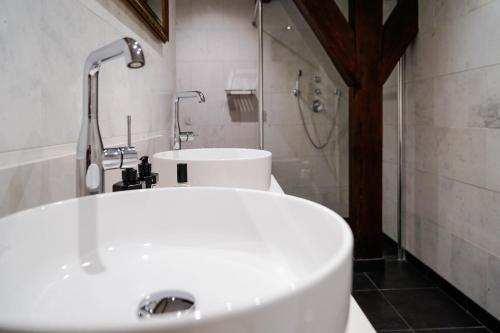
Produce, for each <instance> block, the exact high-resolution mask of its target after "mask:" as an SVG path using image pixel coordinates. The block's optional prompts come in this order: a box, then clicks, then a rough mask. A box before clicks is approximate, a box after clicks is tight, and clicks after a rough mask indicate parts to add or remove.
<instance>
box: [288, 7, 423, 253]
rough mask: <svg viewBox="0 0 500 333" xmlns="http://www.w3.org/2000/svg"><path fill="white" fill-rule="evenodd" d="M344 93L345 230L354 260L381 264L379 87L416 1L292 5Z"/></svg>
mask: <svg viewBox="0 0 500 333" xmlns="http://www.w3.org/2000/svg"><path fill="white" fill-rule="evenodd" d="M294 2H295V4H296V5H297V7H298V8H299V10H300V11H301V12H302V14H303V16H304V17H305V19H306V21H307V22H308V23H309V25H310V26H311V28H312V30H313V31H314V33H315V34H316V36H317V37H318V39H319V40H320V42H321V44H322V45H323V47H324V48H325V50H326V52H327V53H328V55H329V56H330V58H331V59H332V61H333V63H334V64H335V66H336V67H337V69H338V70H339V72H340V74H341V75H342V77H343V79H344V80H345V82H346V84H347V85H349V86H350V89H349V225H350V226H351V229H352V231H353V234H354V239H355V243H354V244H355V249H354V255H355V258H356V259H369V260H368V261H370V262H372V261H373V262H375V261H378V260H382V248H381V240H382V138H383V122H382V120H383V117H382V116H383V108H382V102H383V95H382V92H383V88H382V86H383V83H384V82H385V81H386V80H387V77H388V76H389V75H390V73H391V71H392V69H393V68H394V66H395V65H396V63H397V61H398V60H399V58H400V57H401V55H402V54H403V52H404V51H405V49H406V47H407V46H408V44H409V43H410V42H411V41H412V40H413V38H414V37H415V35H416V33H417V31H418V8H417V7H418V3H417V0H398V4H397V5H396V8H395V9H394V10H393V12H392V14H391V15H390V16H389V19H388V20H387V22H386V24H385V25H383V20H382V12H383V8H382V7H383V0H349V22H347V20H346V19H345V17H344V16H343V14H342V13H341V11H340V10H339V8H338V7H337V5H336V4H335V2H334V0H294Z"/></svg>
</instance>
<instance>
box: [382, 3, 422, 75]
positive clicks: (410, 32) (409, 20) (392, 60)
mask: <svg viewBox="0 0 500 333" xmlns="http://www.w3.org/2000/svg"><path fill="white" fill-rule="evenodd" d="M417 33H418V0H398V3H397V5H396V7H395V8H394V9H393V11H392V13H391V14H390V16H389V18H388V19H387V21H386V22H385V24H384V32H383V37H382V45H383V46H382V48H383V58H382V66H381V68H380V79H381V82H382V84H383V83H385V81H386V80H387V78H388V77H389V75H391V72H392V70H393V69H394V67H395V66H396V64H397V62H398V61H399V59H400V58H401V57H402V56H403V53H404V52H405V50H406V48H407V47H408V45H410V43H411V42H412V41H413V40H414V39H415V37H416V36H417Z"/></svg>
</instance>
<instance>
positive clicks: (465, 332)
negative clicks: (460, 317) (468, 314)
mask: <svg viewBox="0 0 500 333" xmlns="http://www.w3.org/2000/svg"><path fill="white" fill-rule="evenodd" d="M414 332H415V333H490V331H488V330H487V329H486V328H484V327H479V328H450V329H444V330H443V329H439V330H415V331H414Z"/></svg>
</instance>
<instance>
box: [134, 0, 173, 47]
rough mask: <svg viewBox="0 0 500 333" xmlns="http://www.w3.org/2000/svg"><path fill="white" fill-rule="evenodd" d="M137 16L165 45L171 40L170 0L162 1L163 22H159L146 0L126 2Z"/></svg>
mask: <svg viewBox="0 0 500 333" xmlns="http://www.w3.org/2000/svg"><path fill="white" fill-rule="evenodd" d="M125 2H126V3H127V4H128V5H129V7H131V8H132V9H133V10H134V12H135V13H136V15H137V16H138V17H139V18H140V19H141V20H142V21H143V22H144V23H145V24H146V26H147V27H148V28H149V30H150V31H151V32H152V33H153V34H154V35H155V36H156V37H158V39H159V40H161V41H162V42H163V43H166V42H168V40H169V10H168V8H169V7H168V0H162V6H163V7H162V18H161V19H162V21H163V23H162V22H161V21H160V20H158V18H157V17H156V14H155V13H153V11H152V10H151V8H150V7H149V6H148V4H147V3H146V2H145V1H144V0H125Z"/></svg>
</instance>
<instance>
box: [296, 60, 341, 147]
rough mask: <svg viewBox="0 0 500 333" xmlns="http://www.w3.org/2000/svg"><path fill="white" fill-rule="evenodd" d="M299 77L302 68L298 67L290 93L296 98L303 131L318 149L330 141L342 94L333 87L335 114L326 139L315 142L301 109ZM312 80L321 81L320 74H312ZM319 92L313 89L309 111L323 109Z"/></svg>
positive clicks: (300, 76)
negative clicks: (335, 101)
mask: <svg viewBox="0 0 500 333" xmlns="http://www.w3.org/2000/svg"><path fill="white" fill-rule="evenodd" d="M301 78H302V70H301V69H299V70H298V71H297V80H296V81H295V88H294V89H292V94H293V95H294V96H295V97H296V99H297V107H298V109H299V114H300V118H301V120H302V125H303V127H304V131H305V132H306V134H307V138H308V139H309V142H311V144H312V145H313V147H314V148H316V149H318V150H319V149H323V148H325V147H326V146H327V145H328V143H329V142H330V139H331V138H332V135H333V131H334V129H335V124H336V119H337V115H338V112H339V110H340V98H341V96H342V91H341V90H340V89H338V88H337V89H335V96H337V105H336V112H335V115H333V117H332V120H331V121H332V125H331V127H330V130H329V132H328V135H327V136H326V140H325V142H323V143H321V142H317V143H316V142H315V141H314V139H313V136H312V135H311V133H310V130H309V128H308V127H307V125H306V120H305V117H304V114H303V111H302V105H301V98H300V97H301V91H300V79H301ZM313 82H314V83H316V84H318V83H321V77H320V76H314V77H313ZM321 94H322V92H321V90H320V89H315V90H314V95H315V96H316V97H315V98H314V101H313V104H312V107H311V111H313V112H314V113H321V112H324V111H325V108H324V105H323V103H322V102H321V100H319V98H318V96H320V95H321Z"/></svg>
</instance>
